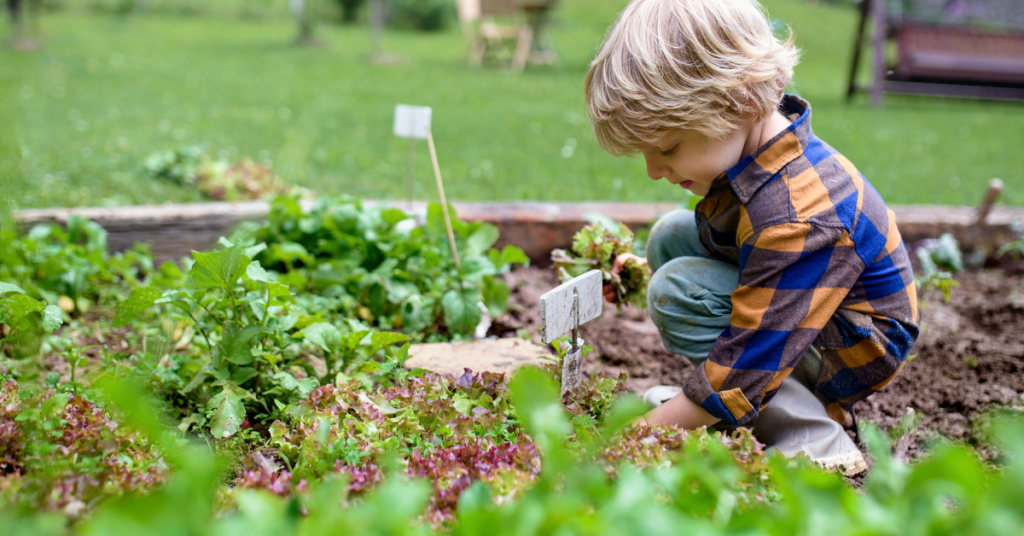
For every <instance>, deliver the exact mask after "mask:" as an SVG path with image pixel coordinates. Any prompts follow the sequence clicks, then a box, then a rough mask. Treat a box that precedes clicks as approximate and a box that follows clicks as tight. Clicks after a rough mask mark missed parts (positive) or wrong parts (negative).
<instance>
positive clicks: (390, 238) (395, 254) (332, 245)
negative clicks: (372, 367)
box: [236, 197, 529, 340]
mask: <svg viewBox="0 0 1024 536" xmlns="http://www.w3.org/2000/svg"><path fill="white" fill-rule="evenodd" d="M449 212H450V214H451V217H452V227H453V229H454V231H455V240H456V244H457V246H458V252H459V257H460V261H461V263H460V267H459V268H458V269H457V268H456V266H455V262H454V259H453V258H452V255H451V252H450V250H449V245H448V238H447V234H446V231H445V224H444V219H443V218H444V216H443V214H442V210H441V206H440V205H438V204H431V205H430V206H429V207H428V209H427V214H426V222H425V224H424V225H422V226H417V225H416V224H415V220H414V219H413V218H412V217H411V216H410V215H408V214H406V213H405V212H404V211H402V210H399V209H395V208H386V207H380V206H366V205H364V204H363V203H361V202H360V201H357V200H353V199H349V198H327V197H324V198H320V199H319V200H317V201H316V202H315V203H314V205H313V206H312V207H311V208H310V209H309V210H308V211H307V210H304V209H303V207H302V205H301V204H300V202H299V199H298V198H296V197H278V198H276V199H275V200H274V201H273V203H272V205H271V210H270V214H269V215H268V218H267V220H266V222H264V223H260V224H253V225H251V226H249V227H248V228H243V229H242V230H241V231H240V232H239V234H238V235H236V237H237V238H238V239H239V240H252V241H255V243H265V244H266V245H267V248H266V250H264V251H261V252H260V253H259V254H257V255H256V256H255V257H254V258H255V259H256V260H258V261H260V263H261V264H262V266H263V267H264V268H266V269H268V270H273V271H276V272H279V273H280V274H281V277H280V281H281V282H282V283H285V284H287V285H290V286H292V287H293V288H296V289H299V290H300V291H302V294H304V295H305V296H303V297H301V298H300V301H304V300H306V301H311V302H315V303H316V306H317V307H320V308H323V309H326V310H329V311H331V312H333V313H336V314H339V315H343V316H346V317H349V318H357V319H359V320H360V321H363V322H366V323H368V324H369V325H371V326H373V327H375V328H379V329H385V330H396V331H401V332H404V333H407V334H409V335H412V336H417V337H421V338H426V339H428V340H439V339H440V340H445V339H449V338H451V337H452V336H462V335H469V334H472V333H473V331H474V329H475V328H476V326H477V325H478V324H479V323H480V320H481V318H482V315H483V309H486V310H487V312H488V313H489V314H490V315H491V316H492V317H497V316H500V315H501V314H503V313H504V312H505V309H506V308H507V307H508V298H509V295H510V290H509V288H508V286H507V285H506V284H505V283H504V282H502V281H500V280H499V279H498V278H497V276H499V275H501V274H503V273H506V272H508V271H509V270H510V269H511V268H512V266H514V265H516V264H527V263H528V262H529V259H528V258H527V257H526V255H525V254H524V253H523V251H522V250H521V249H519V248H517V247H515V246H505V247H504V248H502V249H500V250H498V249H493V248H492V246H493V245H494V244H495V242H497V240H498V229H497V227H495V226H493V225H490V224H487V223H482V222H465V221H461V220H459V219H458V217H457V215H456V213H455V210H454V209H453V208H450V209H449ZM481 306H482V307H481Z"/></svg>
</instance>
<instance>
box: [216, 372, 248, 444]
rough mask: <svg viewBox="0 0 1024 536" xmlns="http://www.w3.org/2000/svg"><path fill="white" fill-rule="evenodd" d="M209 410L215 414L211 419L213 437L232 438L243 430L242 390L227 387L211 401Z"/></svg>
mask: <svg viewBox="0 0 1024 536" xmlns="http://www.w3.org/2000/svg"><path fill="white" fill-rule="evenodd" d="M207 408H209V409H210V411H212V412H213V415H212V416H211V419H210V433H211V434H213V437H216V438H225V437H231V436H233V435H235V434H237V433H238V431H239V430H240V429H241V428H242V422H243V421H245V406H244V405H242V393H241V389H239V388H237V387H235V386H233V385H229V386H225V387H224V389H223V390H222V391H221V392H219V393H217V394H216V395H215V396H214V397H213V398H211V399H210V402H209V403H208V404H207Z"/></svg>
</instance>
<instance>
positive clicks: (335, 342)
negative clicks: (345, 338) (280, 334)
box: [302, 322, 341, 354]
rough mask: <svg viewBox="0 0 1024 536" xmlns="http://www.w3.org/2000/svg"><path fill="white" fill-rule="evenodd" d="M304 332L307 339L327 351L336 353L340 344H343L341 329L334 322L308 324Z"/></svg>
mask: <svg viewBox="0 0 1024 536" xmlns="http://www.w3.org/2000/svg"><path fill="white" fill-rule="evenodd" d="M302 333H303V335H304V336H305V337H306V340H308V341H309V342H311V343H313V344H315V345H317V346H319V347H320V348H322V349H323V350H324V351H325V352H330V353H332V354H335V353H337V352H338V346H340V345H341V331H339V330H338V328H336V327H335V326H334V324H329V323H327V322H317V323H316V324H311V325H309V326H306V329H304V330H302Z"/></svg>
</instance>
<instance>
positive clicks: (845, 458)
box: [814, 450, 868, 476]
mask: <svg viewBox="0 0 1024 536" xmlns="http://www.w3.org/2000/svg"><path fill="white" fill-rule="evenodd" d="M814 463H816V464H817V465H818V466H819V467H821V468H822V469H824V470H826V471H837V472H840V473H843V475H844V476H857V475H859V474H862V473H864V472H865V471H867V470H868V462H867V461H866V460H865V459H864V455H863V454H861V452H860V451H859V450H854V451H851V452H844V453H843V454H837V455H835V456H830V457H828V458H821V459H818V460H815V461H814Z"/></svg>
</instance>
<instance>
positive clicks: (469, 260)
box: [459, 256, 496, 281]
mask: <svg viewBox="0 0 1024 536" xmlns="http://www.w3.org/2000/svg"><path fill="white" fill-rule="evenodd" d="M495 273H496V271H495V269H494V264H493V263H491V260H490V259H488V258H487V257H480V256H474V257H464V258H463V259H462V266H461V270H459V275H460V276H462V279H463V280H465V281H474V280H478V279H480V278H481V277H485V276H489V275H494V274H495Z"/></svg>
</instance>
